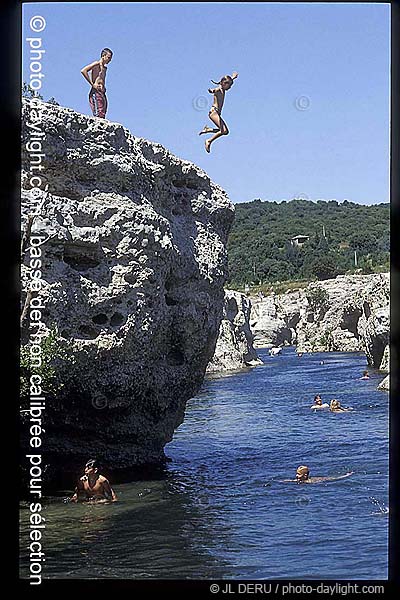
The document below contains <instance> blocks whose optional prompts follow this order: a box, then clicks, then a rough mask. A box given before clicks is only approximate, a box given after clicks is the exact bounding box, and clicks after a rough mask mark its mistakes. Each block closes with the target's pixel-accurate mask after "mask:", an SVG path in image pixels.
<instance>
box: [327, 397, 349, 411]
mask: <svg viewBox="0 0 400 600" xmlns="http://www.w3.org/2000/svg"><path fill="white" fill-rule="evenodd" d="M329 410H330V411H331V412H348V411H349V410H353V409H352V408H351V406H342V405H341V404H340V402H339V400H336V399H335V398H333V399H332V400H331V401H330V404H329Z"/></svg>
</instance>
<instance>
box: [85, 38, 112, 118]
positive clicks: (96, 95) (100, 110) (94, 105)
mask: <svg viewBox="0 0 400 600" xmlns="http://www.w3.org/2000/svg"><path fill="white" fill-rule="evenodd" d="M112 57H113V53H112V50H110V48H103V50H102V51H101V56H100V60H95V61H94V62H92V63H90V65H86V67H83V69H82V70H81V73H82V75H83V76H84V78H85V79H86V81H87V82H88V83H89V84H90V86H91V90H90V92H89V104H90V107H91V109H92V113H93V116H94V117H100V118H102V119H105V116H106V112H107V106H108V103H107V96H106V74H107V65H108V63H109V62H110V61H111V59H112ZM90 71H91V75H92V79H90V77H89V72H90Z"/></svg>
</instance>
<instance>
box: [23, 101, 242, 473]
mask: <svg viewBox="0 0 400 600" xmlns="http://www.w3.org/2000/svg"><path fill="white" fill-rule="evenodd" d="M37 106H39V105H37ZM36 110H37V112H39V111H40V113H41V116H40V120H39V121H35V120H34V119H35V116H34V115H35V103H34V102H32V101H27V102H25V101H24V104H23V124H22V134H23V155H22V167H23V170H22V225H23V228H24V227H25V226H26V224H27V220H28V213H29V212H30V211H31V210H32V206H33V204H35V206H37V205H38V203H41V202H42V201H43V202H44V203H43V205H42V206H41V210H40V215H39V216H38V217H37V219H36V220H35V223H34V233H35V234H36V235H37V236H43V238H42V239H43V241H44V243H43V244H42V246H41V250H42V265H41V269H42V272H41V280H42V282H43V287H42V290H41V291H40V294H39V295H40V298H41V300H42V302H43V306H44V308H43V310H42V319H43V323H44V328H45V330H46V331H48V330H49V328H50V327H51V326H53V325H56V326H57V328H58V332H59V340H60V343H62V342H63V340H65V339H67V340H70V341H72V344H73V354H74V358H75V363H74V364H73V365H72V366H71V365H70V364H68V366H65V365H64V366H63V364H62V363H60V364H59V365H58V375H59V376H60V377H61V379H62V380H63V382H64V387H63V388H62V390H61V391H60V392H59V393H58V394H57V396H56V397H55V398H51V399H49V401H48V402H47V408H46V414H45V420H46V425H45V429H46V436H45V440H44V447H43V449H44V453H45V454H46V456H47V457H49V456H50V457H51V461H52V463H53V464H54V463H57V464H60V463H63V464H68V465H71V464H73V465H78V464H79V465H80V466H81V464H82V461H83V460H84V459H87V457H88V456H92V454H93V453H95V455H96V456H97V457H98V458H100V459H102V460H104V461H105V462H106V463H107V465H108V466H110V467H115V468H117V467H130V466H132V465H139V464H143V463H151V462H158V461H160V460H162V459H163V456H164V454H163V448H164V445H165V444H166V443H167V442H169V441H170V440H171V439H172V435H173V432H174V429H175V428H176V427H177V426H178V425H179V424H180V423H181V422H182V420H183V415H184V410H185V404H186V401H187V400H188V399H189V398H190V397H192V396H193V395H194V394H196V392H197V391H198V389H199V387H200V385H201V383H202V381H203V377H204V373H205V369H206V366H207V364H208V362H209V360H210V359H211V357H212V356H213V353H214V349H215V344H216V339H217V335H218V331H219V327H220V322H221V317H222V311H223V305H224V283H225V280H226V268H227V254H226V241H227V236H228V233H229V230H230V227H231V224H232V221H233V216H234V209H233V206H232V204H231V203H230V202H229V200H228V198H227V196H226V194H225V192H224V191H223V190H222V189H221V188H220V187H219V186H218V185H216V184H214V183H213V182H211V181H210V179H209V177H208V176H207V174H206V173H205V172H204V171H202V170H201V169H200V168H198V167H197V166H195V165H194V164H192V163H190V162H188V161H184V160H181V159H179V158H177V157H176V156H174V155H172V154H171V153H170V152H169V151H168V150H166V149H165V148H163V147H162V146H161V145H160V144H157V143H153V142H150V141H147V140H145V139H140V138H136V137H134V136H133V135H132V134H131V133H130V132H129V131H128V130H127V129H126V128H124V127H123V126H122V125H120V124H118V123H112V122H109V121H106V120H102V119H96V118H93V117H87V116H84V115H82V114H78V113H76V112H74V111H73V110H70V109H66V108H62V107H58V106H53V105H50V104H47V105H46V104H41V105H40V106H39V108H37V109H36ZM32 123H34V124H35V125H36V126H37V123H39V126H38V128H39V130H40V131H41V132H43V137H42V138H40V139H41V152H42V153H43V154H44V156H43V157H42V158H41V164H42V171H41V177H42V178H43V182H47V183H48V185H49V190H48V191H49V193H50V195H49V196H46V194H44V193H43V192H40V191H36V192H35V193H34V192H33V191H32V190H31V182H30V175H31V173H29V169H30V163H31V158H32V156H31V155H32V145H30V146H29V141H30V140H31V139H32V131H33V127H32ZM27 144H28V145H27ZM35 148H38V146H35ZM31 276H32V268H30V266H29V251H27V252H26V253H25V258H24V261H23V266H22V282H23V289H24V290H26V289H27V288H28V286H29V281H30V278H31ZM23 299H24V298H23ZM28 332H29V327H28V323H27V322H25V325H24V330H23V336H24V341H27V339H26V338H27V335H28ZM63 369H64V370H63ZM50 400H51V401H50Z"/></svg>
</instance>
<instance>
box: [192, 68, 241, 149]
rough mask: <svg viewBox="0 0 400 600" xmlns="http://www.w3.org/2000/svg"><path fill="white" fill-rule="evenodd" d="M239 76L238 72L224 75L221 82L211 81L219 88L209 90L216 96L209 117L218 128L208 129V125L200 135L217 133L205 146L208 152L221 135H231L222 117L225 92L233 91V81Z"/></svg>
mask: <svg viewBox="0 0 400 600" xmlns="http://www.w3.org/2000/svg"><path fill="white" fill-rule="evenodd" d="M238 75H239V73H236V71H234V72H233V73H232V75H224V77H222V79H220V81H218V82H217V81H213V80H211V81H212V82H213V83H215V84H216V85H217V86H218V87H216V88H213V89H212V88H209V90H208V91H209V92H210V94H214V102H213V105H212V107H211V108H210V111H209V113H208V116H209V117H210V119H211V121H212V122H213V123H214V125H216V127H208V126H207V125H205V126H204V127H203V129H202V130H201V131H200V133H199V135H202V134H203V133H215V135H213V136H212V137H211V138H209V139H208V140H206V141H205V144H204V145H205V148H206V152H210V146H211V144H212V142H213V141H214V140H216V139H218V138H219V137H221V135H228V133H229V130H228V127H227V125H226V123H225V121H224V120H223V119H222V117H221V112H222V107H223V105H224V99H225V92H226V91H227V90H230V89H231V87H232V85H233V81H234V80H235V79H236V78H237V76H238Z"/></svg>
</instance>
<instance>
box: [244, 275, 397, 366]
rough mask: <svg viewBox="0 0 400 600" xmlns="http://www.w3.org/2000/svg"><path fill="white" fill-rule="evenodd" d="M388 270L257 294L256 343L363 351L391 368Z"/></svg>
mask: <svg viewBox="0 0 400 600" xmlns="http://www.w3.org/2000/svg"><path fill="white" fill-rule="evenodd" d="M389 296H390V285H389V274H388V273H380V274H373V275H342V276H339V277H336V279H329V280H327V281H319V282H313V283H310V284H309V285H308V286H307V287H306V288H303V289H301V290H298V291H296V292H286V293H285V294H281V295H276V294H271V295H269V296H266V297H264V298H262V299H260V298H255V299H254V300H253V304H252V310H251V317H250V325H251V328H252V331H253V333H254V339H255V341H254V345H255V346H256V347H260V346H269V345H274V346H280V345H285V344H294V345H297V350H298V351H299V352H329V351H336V352H357V351H364V352H365V354H366V356H367V360H368V364H369V365H371V366H373V367H375V368H377V369H381V370H384V371H386V372H388V370H389V346H388V344H389V325H390V323H389Z"/></svg>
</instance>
